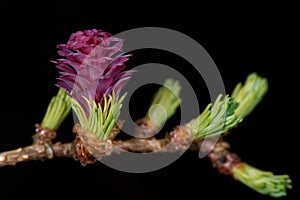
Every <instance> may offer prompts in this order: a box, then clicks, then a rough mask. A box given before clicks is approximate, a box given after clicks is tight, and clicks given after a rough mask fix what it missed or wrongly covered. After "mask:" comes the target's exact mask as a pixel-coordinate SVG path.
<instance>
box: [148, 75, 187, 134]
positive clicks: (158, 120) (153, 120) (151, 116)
mask: <svg viewBox="0 0 300 200" xmlns="http://www.w3.org/2000/svg"><path fill="white" fill-rule="evenodd" d="M180 90H181V86H180V84H179V81H175V80H172V79H167V80H166V81H165V83H164V86H162V87H160V88H159V90H158V91H157V92H156V93H155V94H154V96H153V100H152V102H151V106H150V109H149V110H148V112H147V115H146V119H147V120H149V121H150V124H151V126H152V127H153V128H154V129H160V128H161V126H162V125H163V124H164V123H165V121H166V120H168V119H169V118H170V117H171V116H172V115H173V114H174V113H175V112H176V110H177V108H178V106H179V105H180V102H181V99H179V94H180ZM157 105H158V106H157Z"/></svg>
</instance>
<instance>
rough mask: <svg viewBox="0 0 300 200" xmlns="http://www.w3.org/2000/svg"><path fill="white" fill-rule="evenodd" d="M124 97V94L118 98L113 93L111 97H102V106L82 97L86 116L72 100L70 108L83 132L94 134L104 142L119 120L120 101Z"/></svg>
mask: <svg viewBox="0 0 300 200" xmlns="http://www.w3.org/2000/svg"><path fill="white" fill-rule="evenodd" d="M125 96H126V94H124V95H123V96H122V97H121V98H119V97H118V96H116V95H115V93H114V92H113V93H112V95H108V96H107V95H104V98H103V100H104V102H103V106H101V104H99V103H98V104H97V103H95V101H94V100H92V99H90V100H89V99H87V98H85V97H83V98H85V100H86V102H87V103H88V106H89V112H88V114H87V113H86V112H85V111H84V109H83V108H82V107H81V106H80V105H79V103H78V102H77V101H76V100H74V99H72V103H73V105H72V107H73V110H74V112H75V113H76V115H77V117H78V120H79V123H80V126H81V127H82V128H83V129H84V130H86V131H89V132H91V133H93V134H95V136H96V137H97V138H98V139H99V140H101V141H106V140H107V139H108V137H109V134H110V132H111V130H112V128H113V126H114V125H115V123H116V121H117V119H118V118H119V115H120V110H121V108H122V101H123V100H124V98H125Z"/></svg>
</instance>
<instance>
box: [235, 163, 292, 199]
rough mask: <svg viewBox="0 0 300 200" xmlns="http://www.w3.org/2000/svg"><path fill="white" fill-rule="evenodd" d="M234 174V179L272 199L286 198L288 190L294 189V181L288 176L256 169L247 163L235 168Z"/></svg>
mask: <svg viewBox="0 0 300 200" xmlns="http://www.w3.org/2000/svg"><path fill="white" fill-rule="evenodd" d="M232 173H233V176H234V178H236V179H237V180H239V181H240V182H242V183H244V184H245V185H247V186H248V187H250V188H252V189H253V190H255V191H257V192H259V193H261V194H265V195H270V196H272V197H282V196H285V195H286V189H291V188H292V185H291V182H292V181H291V179H290V178H289V176H288V175H274V174H273V173H272V172H266V171H262V170H259V169H256V168H254V167H252V166H250V165H248V164H246V163H242V164H241V165H238V166H236V167H234V168H233V169H232Z"/></svg>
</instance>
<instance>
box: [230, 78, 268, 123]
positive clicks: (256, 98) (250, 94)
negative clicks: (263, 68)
mask: <svg viewBox="0 0 300 200" xmlns="http://www.w3.org/2000/svg"><path fill="white" fill-rule="evenodd" d="M267 90H268V82H267V79H265V78H262V77H260V76H258V75H257V74H256V73H252V74H250V75H248V77H247V79H246V81H245V83H244V85H242V83H238V84H237V86H236V87H235V89H234V90H233V92H232V95H231V97H232V98H233V99H234V100H236V101H237V102H239V107H238V108H237V109H236V111H235V112H236V114H237V115H239V116H241V117H242V118H244V117H246V116H247V115H248V114H250V113H251V112H252V110H253V109H254V108H255V106H256V105H257V104H258V103H259V102H260V100H261V99H262V97H263V96H264V95H265V93H266V92H267Z"/></svg>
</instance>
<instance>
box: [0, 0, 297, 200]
mask: <svg viewBox="0 0 300 200" xmlns="http://www.w3.org/2000/svg"><path fill="white" fill-rule="evenodd" d="M183 3H185V2H180V3H172V4H168V5H167V6H163V5H161V3H157V2H156V3H155V2H152V1H150V2H139V3H136V4H132V5H129V4H119V3H117V2H115V1H112V2H101V1H95V2H92V1H58V2H56V1H48V2H46V1H45V2H44V1H41V2H40V3H33V2H31V3H30V2H27V1H26V2H24V3H20V2H16V1H2V2H1V3H0V5H1V6H0V18H1V23H0V25H1V54H0V55H1V62H0V65H1V79H0V89H1V109H0V113H1V115H0V116H1V121H0V125H1V133H0V134H1V139H0V151H6V150H9V149H15V148H18V147H21V146H25V145H29V144H30V143H31V135H32V134H33V133H34V126H33V125H34V124H35V123H37V122H40V121H41V119H42V117H43V114H44V112H45V109H46V106H47V104H48V102H49V100H50V98H51V97H52V96H53V95H54V94H55V93H56V91H57V88H56V87H55V86H54V84H55V81H56V80H55V78H56V77H57V70H56V69H55V68H54V65H53V64H52V63H50V62H49V60H53V59H56V58H58V55H57V53H56V44H60V43H64V42H66V41H67V40H68V37H69V35H70V34H71V33H73V32H75V31H78V30H84V29H92V28H97V29H102V30H104V31H108V32H111V33H112V34H116V33H119V32H121V31H124V30H127V29H131V28H137V27H144V26H158V27H165V28H170V29H174V30H177V31H180V32H182V33H184V34H186V35H188V36H190V37H192V38H193V39H195V40H196V41H197V42H199V43H200V44H201V45H202V46H203V47H204V48H205V49H206V50H207V52H208V53H209V54H210V55H211V57H212V58H213V60H214V61H215V63H216V64H217V66H218V68H219V70H220V73H221V75H222V77H223V80H224V83H225V86H226V90H227V92H228V93H230V92H231V90H232V89H233V87H234V86H235V84H236V83H237V82H239V81H243V80H244V79H245V78H246V76H247V74H249V73H251V72H254V71H255V72H257V73H258V74H259V75H261V76H264V77H267V78H268V81H269V91H268V93H267V95H266V96H265V97H264V99H263V100H262V102H261V103H260V104H259V105H258V107H257V108H256V109H255V111H254V112H253V113H252V114H251V115H250V116H248V117H247V118H246V119H245V120H244V121H243V123H242V124H241V125H240V126H239V127H238V129H235V130H233V131H232V132H231V134H230V135H229V136H228V137H227V138H226V140H227V141H229V142H230V143H231V147H232V151H234V152H237V153H238V154H239V155H240V156H241V157H242V159H243V160H244V161H245V162H248V163H249V164H251V165H253V166H256V167H258V168H260V169H264V170H271V171H273V172H274V173H276V174H284V173H288V174H290V176H291V178H292V179H293V185H294V189H293V190H291V191H288V198H283V199H295V198H296V196H297V190H298V188H297V185H298V176H297V175H298V172H297V167H296V164H295V162H296V161H297V154H296V153H298V150H297V149H298V142H297V139H296V136H297V135H298V134H299V130H298V129H297V128H296V127H297V126H298V119H299V116H298V112H297V109H298V107H299V103H298V98H296V97H295V96H296V95H297V93H298V91H299V89H298V85H299V84H298V76H297V73H296V72H295V70H296V69H297V68H298V67H299V59H298V58H299V50H298V46H299V43H298V40H297V39H298V37H299V32H297V31H296V30H297V29H296V28H297V26H299V12H298V11H299V4H296V3H295V4H291V5H281V4H277V5H271V4H270V5H261V4H256V5H250V4H247V5H236V4H233V5H203V4H202V5H191V4H188V5H183ZM297 12H298V13H297ZM147 62H161V63H164V64H167V65H169V66H173V67H174V68H176V69H179V71H181V72H182V73H183V74H184V75H186V77H187V78H188V79H189V80H190V81H191V82H192V83H193V85H194V86H195V88H196V89H197V92H198V95H199V96H198V97H199V99H201V97H202V96H203V98H202V99H201V101H200V102H201V105H200V106H201V108H203V107H204V106H205V105H206V104H207V103H208V101H209V98H208V93H207V89H206V87H205V84H203V81H202V80H201V78H199V77H195V76H194V75H191V74H192V73H190V70H192V69H191V67H189V66H188V65H189V64H188V63H186V61H184V60H182V59H179V58H178V57H177V56H176V55H171V54H168V53H166V52H160V51H150V50H148V51H138V52H136V53H135V54H134V56H133V57H132V59H131V61H129V62H128V67H129V68H131V67H134V65H137V64H141V63H147ZM184 64H185V66H184V67H183V68H180V67H182V65H184ZM197 83H198V85H197ZM152 92H153V88H152V89H151V88H149V87H148V88H147V87H144V88H143V89H141V90H139V92H137V93H136V95H135V98H134V99H132V100H131V101H132V102H135V103H134V104H133V106H132V107H131V108H130V109H131V112H132V114H133V116H139V115H141V113H140V111H141V110H143V109H145V106H147V102H149V99H150V97H151V95H152ZM138 98H140V99H138ZM183 98H184V97H183ZM143 106H144V107H143ZM138 112H139V113H138ZM174 121H176V119H173V124H172V120H171V125H175V124H174ZM72 124H73V120H72V118H71V117H70V118H68V119H67V120H66V122H65V123H64V124H63V126H62V127H61V129H60V130H59V131H58V133H59V134H60V135H59V136H58V139H57V140H61V141H63V142H68V141H71V139H72V137H73V135H72V133H71V127H72ZM171 125H170V127H171ZM298 191H299V190H298ZM181 196H182V198H184V199H194V198H195V199H216V198H229V199H247V198H249V199H271V198H270V197H267V196H263V195H260V194H257V193H256V192H254V191H252V190H251V189H249V188H247V187H245V186H244V185H242V184H240V183H239V182H236V181H234V180H233V179H231V178H230V177H227V176H224V175H220V174H219V173H218V172H217V171H216V170H215V169H213V168H212V167H211V165H210V163H209V161H208V160H207V159H202V160H199V159H198V157H197V152H186V153H185V154H184V155H183V156H182V157H181V158H180V159H178V160H176V161H175V162H174V163H172V164H171V165H169V166H167V167H166V168H164V169H161V170H159V171H155V172H151V173H145V174H129V173H124V172H119V171H116V170H114V169H110V168H109V167H107V166H105V165H103V164H101V163H97V164H95V165H92V166H87V167H82V166H81V165H80V164H79V163H77V162H75V161H74V160H72V159H57V158H56V159H54V160H47V161H44V162H40V161H32V162H27V163H20V164H18V165H16V166H15V167H11V166H8V167H3V168H1V169H0V199H1V200H2V199H10V198H16V197H22V198H25V199H27V198H32V199H41V198H42V199H44V198H49V199H54V198H59V197H61V198H75V199H92V198H93V199H96V198H97V199H110V198H112V199H121V198H124V199H171V198H177V197H181Z"/></svg>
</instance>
